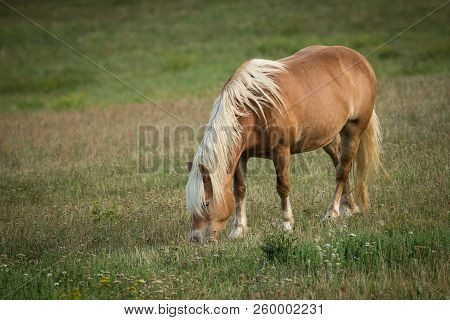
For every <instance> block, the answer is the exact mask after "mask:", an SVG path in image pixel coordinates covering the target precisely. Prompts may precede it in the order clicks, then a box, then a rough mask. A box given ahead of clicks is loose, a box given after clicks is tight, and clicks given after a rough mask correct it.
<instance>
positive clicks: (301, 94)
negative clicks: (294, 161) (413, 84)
mask: <svg viewBox="0 0 450 320" xmlns="http://www.w3.org/2000/svg"><path fill="white" fill-rule="evenodd" d="M280 61H281V62H283V63H284V64H285V65H286V67H287V70H288V72H287V74H286V75H285V76H282V77H280V79H279V81H280V86H281V88H282V90H283V93H284V95H285V98H286V107H287V108H288V110H289V112H288V117H289V122H290V125H296V126H297V127H298V132H297V140H298V141H297V142H296V143H297V146H298V147H297V148H298V151H308V150H314V149H316V148H319V147H322V146H323V145H324V144H326V143H327V142H329V141H328V140H329V139H332V138H333V137H335V136H336V135H337V134H338V133H339V132H340V130H341V129H342V127H343V126H344V125H345V123H346V122H347V121H348V120H354V119H358V120H359V119H361V120H362V121H366V120H367V121H369V119H370V116H371V114H372V110H373V104H374V100H375V93H376V78H375V74H374V72H373V70H372V68H371V67H370V65H369V63H368V62H367V60H366V59H365V57H364V56H362V55H361V54H359V53H357V52H356V51H354V50H352V49H349V48H346V47H340V46H335V47H327V46H312V47H307V48H304V49H302V50H300V51H298V52H297V53H295V54H293V55H291V56H289V57H286V58H283V59H281V60H280Z"/></svg>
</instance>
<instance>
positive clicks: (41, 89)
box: [0, 0, 450, 299]
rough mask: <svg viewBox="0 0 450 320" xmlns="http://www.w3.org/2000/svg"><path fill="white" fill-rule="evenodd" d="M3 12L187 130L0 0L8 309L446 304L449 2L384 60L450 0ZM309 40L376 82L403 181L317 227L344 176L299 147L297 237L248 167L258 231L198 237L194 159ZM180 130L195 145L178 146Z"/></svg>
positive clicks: (1, 283)
mask: <svg viewBox="0 0 450 320" xmlns="http://www.w3.org/2000/svg"><path fill="white" fill-rule="evenodd" d="M7 2H8V1H7ZM8 3H9V4H10V5H12V6H13V7H14V8H16V9H17V10H19V11H20V12H22V13H23V14H25V15H26V16H29V17H30V18H32V19H33V20H35V21H36V22H38V23H39V24H41V25H42V26H43V27H45V29H47V30H49V31H50V32H52V33H54V34H55V35H57V36H58V37H60V38H61V39H63V40H64V41H65V42H67V43H68V44H70V45H72V46H74V47H75V48H77V49H78V50H80V51H81V52H83V53H84V54H86V55H87V56H88V57H89V58H91V59H92V60H93V61H95V62H96V63H98V64H99V65H101V66H103V67H104V68H106V69H107V70H109V71H110V72H112V73H114V74H115V75H117V76H118V77H120V79H122V80H123V81H125V82H127V83H129V84H130V85H131V86H133V87H134V88H136V89H137V90H139V91H140V92H142V93H143V94H145V95H146V96H148V97H150V98H151V99H153V101H155V102H156V103H158V105H160V106H162V107H164V108H165V109H166V110H168V111H169V112H170V113H172V114H175V115H176V116H177V117H178V118H180V119H182V120H183V123H180V122H179V121H177V120H176V119H174V118H172V117H170V116H169V115H167V114H165V113H163V112H161V111H160V110H158V108H155V106H154V105H153V104H152V103H150V102H149V101H147V100H145V99H143V98H142V96H139V95H136V93H135V92H133V91H132V90H130V89H129V88H127V87H126V86H124V85H123V84H122V83H120V82H118V81H116V80H114V79H113V78H111V77H110V76H109V75H108V74H105V73H104V72H102V71H101V70H99V68H97V67H96V66H94V65H92V64H90V63H88V62H87V61H85V60H84V59H83V58H82V57H80V56H79V55H77V54H75V53H74V52H72V51H71V50H70V49H68V48H67V47H65V46H64V45H62V44H61V43H59V42H58V41H56V40H55V39H53V38H52V37H50V36H49V35H48V34H46V33H45V32H43V31H41V30H39V29H37V28H36V27H35V26H33V25H32V24H30V22H28V21H27V20H25V19H24V18H23V17H20V16H19V15H17V14H16V13H14V12H13V11H12V10H11V9H9V8H8V7H6V6H5V5H4V4H2V3H0V298H1V299H449V298H450V280H449V279H450V277H449V254H450V224H449V222H450V221H449V209H450V199H449V192H448V190H449V182H450V181H449V180H450V179H449V167H450V158H449V147H448V141H449V134H450V119H449V118H450V117H449V115H450V113H449V92H450V91H449V89H450V76H449V67H450V59H449V58H450V41H449V38H448V34H449V33H450V26H449V24H448V21H449V18H450V11H449V10H450V6H446V7H444V8H442V9H441V10H439V11H438V12H436V13H435V14H434V15H432V16H431V17H429V18H428V19H426V20H424V21H423V22H421V23H420V24H418V25H417V26H416V27H415V28H413V29H412V30H410V31H408V32H406V33H404V34H403V35H402V36H400V37H398V38H397V39H395V40H394V41H392V42H391V43H389V45H386V46H384V47H382V48H380V49H379V50H376V51H374V49H376V48H377V47H379V45H381V44H383V43H384V42H385V41H387V40H389V39H391V38H392V37H393V36H395V35H396V34H397V33H398V32H400V31H402V30H404V29H405V28H407V27H408V26H409V25H411V24H412V23H414V22H416V21H417V20H419V19H420V18H422V17H423V16H425V15H426V14H427V13H428V12H430V11H432V10H433V9H434V8H436V7H438V6H439V5H441V4H442V3H443V1H426V2H423V1H416V0H414V1H408V2H403V1H384V0H381V1H365V2H357V3H354V2H352V1H339V2H338V1H324V2H321V3H320V5H319V4H317V3H316V2H315V1H304V2H298V1H282V2H277V3H272V2H269V1H265V2H260V1H246V2H241V1H236V2H234V1H232V2H226V3H225V2H220V1H212V2H211V1H208V2H198V1H178V2H167V1H152V2H146V1H138V0H136V1H128V2H124V3H123V2H121V1H106V2H100V1H98V2H92V1H65V2H64V4H61V3H60V2H58V1H50V0H45V1H40V2H35V3H30V2H28V1H10V2H8ZM313 44H326V45H336V44H339V45H346V46H349V47H352V48H354V49H356V50H358V51H360V52H361V53H363V54H366V55H370V56H369V57H368V60H369V61H370V63H371V64H372V66H373V68H374V70H375V72H376V74H377V77H378V82H379V92H378V96H377V113H378V115H379V117H380V121H381V125H382V132H383V139H384V140H383V146H384V153H383V164H384V166H385V168H386V170H387V171H388V173H389V177H384V176H383V175H379V176H377V177H376V179H375V180H374V181H373V184H372V186H371V188H370V196H371V202H372V208H371V210H370V211H369V212H366V213H361V214H358V215H355V216H353V217H349V218H346V219H342V220H339V221H335V222H331V223H323V222H321V218H322V216H323V213H324V210H325V208H326V207H327V205H328V203H329V201H330V199H331V197H332V192H333V188H334V168H333V166H332V163H331V161H330V159H329V158H328V156H327V155H326V154H325V152H323V151H322V150H317V151H314V152H311V153H307V154H302V155H298V156H296V160H295V161H294V163H293V165H292V182H291V183H292V188H291V190H292V191H291V201H292V206H293V211H294V218H295V220H296V224H295V228H294V231H293V233H292V234H289V235H286V234H284V233H282V232H281V231H280V230H279V224H280V220H281V219H280V210H279V200H278V195H277V193H276V190H275V174H274V172H273V170H272V169H271V163H270V162H269V161H267V160H260V159H252V160H251V161H250V174H249V177H248V185H247V187H248V198H247V214H248V219H249V228H250V232H249V233H248V234H247V235H246V236H245V237H244V238H243V239H239V240H229V239H227V234H228V232H229V230H230V223H228V225H227V227H226V230H225V231H224V234H223V235H222V239H220V240H219V241H218V242H214V243H207V244H203V245H193V244H190V243H188V242H187V234H188V231H189V215H188V213H187V212H186V209H185V195H184V188H185V185H186V182H187V178H188V173H187V170H186V168H185V162H186V161H189V160H190V158H191V157H192V154H193V152H194V151H195V146H196V144H197V141H198V136H201V129H198V128H201V126H202V125H204V124H205V123H206V122H207V120H208V117H209V114H210V109H211V107H212V103H213V101H214V99H215V97H216V96H217V94H218V93H219V92H220V89H221V87H222V86H223V84H224V83H225V81H226V80H227V79H228V77H229V76H230V74H231V73H232V72H233V71H234V70H235V69H236V68H237V67H239V65H240V64H241V63H242V62H243V61H245V60H246V59H250V58H253V57H261V58H267V59H277V58H280V57H283V56H287V55H289V54H292V53H294V52H295V51H297V50H298V49H300V48H302V47H305V46H308V45H313ZM185 124H189V125H190V126H192V127H193V128H195V130H194V131H195V134H196V135H197V136H196V137H195V138H192V137H188V136H184V135H183V136H181V137H180V139H184V140H177V139H178V138H175V137H178V136H177V135H176V132H177V128H180V127H181V126H185ZM147 127H148V128H155V129H156V130H158V133H159V135H158V136H157V137H158V140H154V139H153V140H146V139H142V136H141V135H140V132H141V129H142V128H144V129H145V128H147ZM182 128H185V127H182ZM149 130H150V129H149ZM152 130H153V129H152ZM142 141H144V142H145V145H144V146H142V143H143V142H142ZM155 145H156V147H155ZM142 158H144V159H147V160H148V159H149V163H147V162H145V161H144V162H142V161H141V160H142ZM230 222H231V221H230Z"/></svg>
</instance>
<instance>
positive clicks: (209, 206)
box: [187, 162, 234, 242]
mask: <svg viewBox="0 0 450 320" xmlns="http://www.w3.org/2000/svg"><path fill="white" fill-rule="evenodd" d="M187 165H188V169H189V171H191V170H192V163H190V162H189V163H188V164H187ZM199 170H200V173H201V176H202V180H203V188H204V194H205V200H204V203H202V205H201V209H200V211H201V212H190V214H191V231H190V233H189V241H191V242H202V241H203V240H205V239H206V240H208V239H216V240H217V239H218V238H219V236H220V232H221V231H222V229H223V227H224V225H225V222H226V220H227V219H228V218H229V217H230V216H231V214H232V213H233V210H234V196H233V192H232V191H231V187H230V185H229V183H227V181H223V182H222V183H223V186H222V187H223V196H224V201H223V203H222V202H220V203H219V202H217V201H214V197H213V191H214V190H213V184H212V182H211V177H210V174H209V171H208V169H207V168H206V167H205V166H203V165H199Z"/></svg>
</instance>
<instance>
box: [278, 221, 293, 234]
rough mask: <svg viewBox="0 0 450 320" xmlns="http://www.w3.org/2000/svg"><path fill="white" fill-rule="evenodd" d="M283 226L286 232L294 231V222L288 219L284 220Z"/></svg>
mask: <svg viewBox="0 0 450 320" xmlns="http://www.w3.org/2000/svg"><path fill="white" fill-rule="evenodd" d="M281 227H282V228H283V231H285V232H292V229H293V228H292V223H290V222H287V221H285V222H283V224H282V226H281Z"/></svg>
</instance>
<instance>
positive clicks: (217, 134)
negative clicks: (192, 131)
mask: <svg viewBox="0 0 450 320" xmlns="http://www.w3.org/2000/svg"><path fill="white" fill-rule="evenodd" d="M283 71H285V65H284V64H283V63H281V62H278V61H271V60H263V59H252V60H249V61H247V62H246V63H244V64H243V65H242V66H241V67H240V68H239V69H238V70H236V72H235V73H234V74H233V76H232V77H231V78H230V80H228V82H227V83H226V84H225V86H224V88H223V90H222V92H221V93H220V95H219V97H218V98H217V99H216V101H215V102H214V106H213V110H212V113H211V116H210V118H209V121H208V125H207V127H206V129H205V134H204V137H203V140H202V142H201V143H200V146H199V148H198V150H197V153H196V154H195V157H194V160H193V161H192V170H191V173H190V176H189V181H188V184H187V186H186V199H187V208H188V210H189V212H190V213H192V214H196V215H204V214H205V212H206V210H205V191H204V186H203V179H202V174H201V172H200V169H199V165H200V164H201V165H203V166H205V167H206V168H207V169H208V170H209V174H210V178H211V184H212V189H213V200H214V201H215V202H218V203H224V202H225V199H224V181H225V178H226V176H227V171H228V168H229V166H230V164H231V161H232V159H231V156H232V153H233V151H234V150H235V149H236V148H238V147H239V145H240V143H241V141H242V138H241V134H242V126H241V124H240V122H239V121H238V117H246V116H249V115H250V114H251V111H253V112H254V113H255V114H256V115H257V116H258V117H262V118H263V119H264V121H265V123H266V124H267V120H266V116H265V114H264V108H272V107H273V108H276V109H277V110H278V111H279V112H280V113H281V112H282V110H281V108H285V106H284V103H283V99H282V94H281V92H280V88H279V86H278V84H277V83H276V81H275V77H274V74H275V73H277V72H283Z"/></svg>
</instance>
